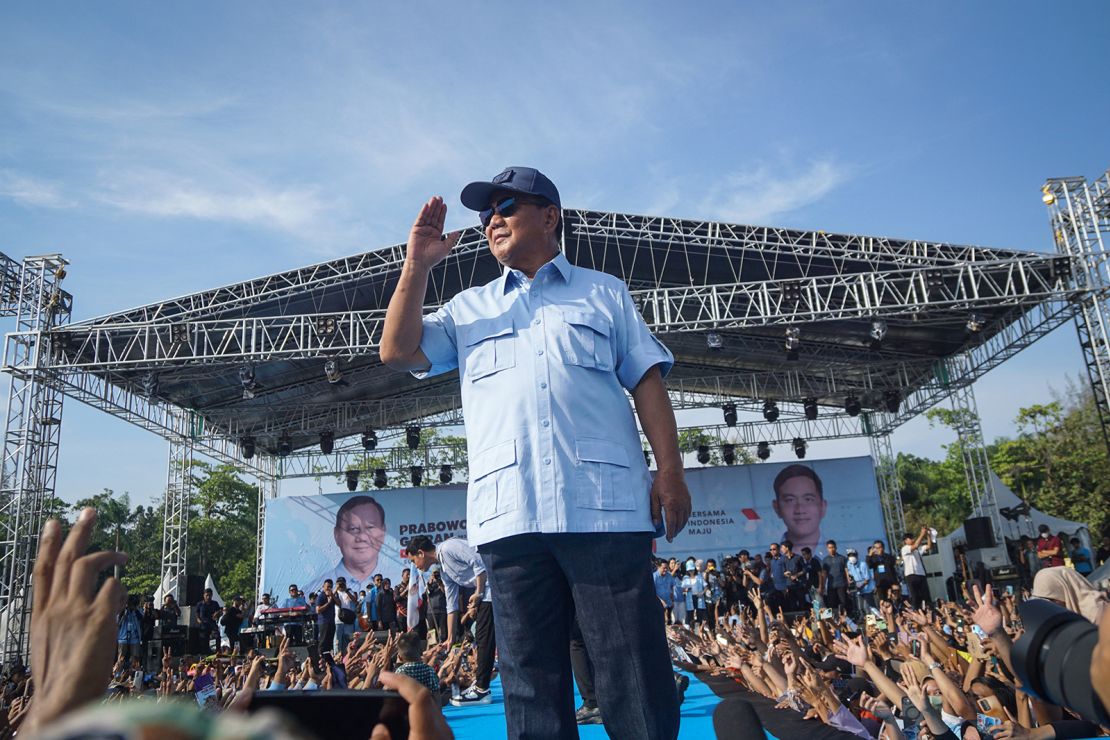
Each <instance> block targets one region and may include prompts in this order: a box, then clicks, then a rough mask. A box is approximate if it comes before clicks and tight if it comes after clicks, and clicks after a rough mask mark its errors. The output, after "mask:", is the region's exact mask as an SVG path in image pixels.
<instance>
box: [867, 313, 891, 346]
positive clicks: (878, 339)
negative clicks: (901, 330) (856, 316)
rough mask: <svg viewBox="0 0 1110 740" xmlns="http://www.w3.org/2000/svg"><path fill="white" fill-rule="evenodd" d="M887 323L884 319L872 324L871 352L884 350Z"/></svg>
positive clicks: (876, 320) (870, 334)
mask: <svg viewBox="0 0 1110 740" xmlns="http://www.w3.org/2000/svg"><path fill="white" fill-rule="evenodd" d="M886 330H887V327H886V322H885V321H883V320H882V319H875V320H874V321H872V322H871V332H870V333H869V335H868V336H870V337H871V344H870V347H871V351H872V352H878V351H879V350H881V349H882V348H883V340H884V339H886Z"/></svg>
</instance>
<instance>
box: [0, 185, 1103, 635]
mask: <svg viewBox="0 0 1110 740" xmlns="http://www.w3.org/2000/svg"><path fill="white" fill-rule="evenodd" d="M1107 182H1108V180H1107V176H1104V177H1103V178H1102V179H1100V180H1099V181H1098V182H1096V183H1094V184H1091V185H1088V184H1087V183H1086V182H1085V181H1082V180H1081V179H1075V178H1067V179H1063V180H1050V181H1049V183H1048V184H1046V186H1045V193H1046V196H1045V197H1046V202H1048V194H1049V193H1051V194H1052V196H1053V198H1054V201H1053V202H1052V203H1050V204H1049V205H1050V210H1051V213H1052V219H1053V227H1054V231H1055V234H1056V247H1057V252H1056V253H1043V252H1019V251H1012V250H1003V249H995V248H984V247H973V246H965V245H956V244H946V243H937V242H926V241H916V240H899V239H890V238H880V237H871V236H857V235H845V234H830V233H826V232H824V231H804V230H793V229H777V228H768V227H753V226H743V225H735V224H725V223H718V222H710V221H696V220H686V219H676V218H667V217H651V216H636V215H629V214H619V213H606V212H599V211H588V210H573V209H567V210H565V211H564V214H563V221H564V237H563V246H564V252H565V254H566V255H567V258H568V259H569V260H570V261H571V262H572V263H573V264H576V265H579V266H582V267H588V268H593V269H597V270H601V271H604V272H607V273H610V274H612V275H616V276H618V277H620V278H621V279H622V280H623V281H625V283H626V284H627V285H628V286H629V289H630V291H631V293H632V298H633V301H634V302H635V304H636V305H637V307H638V308H639V309H640V310H641V312H642V314H643V316H644V318H645V321H646V322H647V323H648V326H649V327H650V328H651V329H652V330H653V331H654V332H655V333H656V335H657V336H659V337H660V339H661V340H662V341H663V342H665V343H666V344H667V345H668V347H670V349H671V350H672V351H673V352H674V354H675V360H676V361H675V366H674V368H673V370H672V372H671V375H670V376H669V378H668V388H669V393H670V398H671V401H672V403H673V405H674V406H675V408H676V409H699V408H714V407H717V408H720V407H722V406H724V405H726V404H732V405H735V407H736V409H737V411H738V412H742V413H745V412H746V413H749V414H750V413H756V414H758V413H760V412H761V409H762V407H763V404H764V403H765V402H768V401H773V402H775V403H777V404H779V407H780V415H779V418H778V419H777V420H776V421H775V422H762V421H760V422H749V421H743V422H740V423H737V424H736V425H734V426H727V425H725V424H723V423H722V424H719V425H710V426H709V427H702V430H703V431H704V432H705V433H707V434H709V435H710V437H711V438H713V439H715V440H717V442H718V443H719V444H733V445H742V446H745V447H752V448H754V447H755V446H756V445H758V444H759V443H760V442H766V443H768V444H772V445H774V444H791V443H792V442H793V440H794V439H798V438H800V439H803V440H806V441H810V442H812V441H816V440H822V439H836V438H844V437H867V438H868V439H869V440H870V442H871V450H872V455H873V456H874V458H875V462H876V469H877V474H878V483H879V489H880V493H881V497H882V504H883V513H884V517H885V521H886V526H887V534H888V536H890V537H892V538H896V536H897V535H898V533H899V532H900V530H901V529H903V528H904V517H903V512H902V505H901V498H900V494H899V489H898V478H897V476H896V474H895V470H894V459H895V458H894V455H893V450H892V447H891V442H890V434H891V433H892V432H893V431H894V430H895V429H897V428H898V427H899V426H900V425H901V424H903V423H904V422H905V421H907V420H909V419H911V418H913V417H914V416H916V415H917V414H920V413H922V412H923V411H925V410H927V409H928V408H930V407H932V406H934V405H936V404H937V403H939V402H942V401H944V400H945V399H947V398H950V397H952V398H953V399H954V401H953V402H954V403H955V404H956V407H957V409H958V412H957V414H956V415H957V417H961V418H963V417H965V416H966V417H969V418H968V419H967V422H968V423H967V424H966V426H964V427H961V428H959V429H958V430H957V431H958V432H959V434H960V439H961V442H962V443H963V447H964V449H965V450H966V451H968V453H967V454H969V455H970V457H968V459H967V460H966V461H965V462H966V463H967V466H968V470H969V472H968V487H969V491H970V492H971V493H970V495H971V498H972V501H973V502H974V503H975V504H976V506H977V507H978V509H979V510H981V511H983V512H988V514H989V515H992V516H994V517H997V512H996V511H994V510H995V509H997V507H996V506H994V505H993V493H992V491H991V490H990V484H989V476H987V475H985V474H984V471H985V470H986V467H985V465H986V458H985V453H982V433H981V430H980V429H979V426H978V420H977V418H970V417H974V415H975V413H976V412H975V407H974V397H973V395H972V391H971V386H972V384H973V383H974V381H975V380H976V379H977V378H980V377H982V375H983V374H984V373H986V372H988V371H990V370H991V369H993V368H994V367H997V366H998V365H999V364H1000V363H1002V362H1004V361H1006V360H1007V359H1009V358H1011V357H1013V356H1014V355H1015V354H1016V353H1017V352H1019V351H1021V350H1022V349H1024V348H1025V347H1028V346H1029V345H1030V344H1032V343H1033V342H1035V341H1036V340H1038V339H1039V338H1041V337H1043V336H1044V335H1045V334H1047V333H1048V332H1050V331H1052V330H1054V329H1055V328H1057V327H1059V326H1060V325H1061V324H1063V323H1065V322H1067V321H1069V320H1071V319H1073V318H1077V317H1078V319H1079V323H1080V338H1081V342H1082V343H1083V344H1084V352H1085V357H1087V361H1088V366H1089V369H1090V371H1091V377H1092V383H1093V384H1095V386H1096V396H1098V397H1099V399H1100V407H1099V408H1100V411H1101V412H1103V414H1104V416H1103V419H1104V423H1105V422H1106V421H1107V420H1108V419H1110V407H1108V406H1107V399H1108V398H1110V341H1108V336H1110V335H1108V327H1107V320H1108V319H1110V316H1108V315H1107V310H1110V305H1108V295H1110V293H1108V291H1110V287H1108V286H1110V273H1108V267H1107V255H1106V253H1105V250H1104V244H1103V238H1102V235H1103V234H1104V233H1105V232H1106V228H1107V192H1108V190H1110V188H1108V187H1107ZM32 259H41V258H29V259H28V261H25V262H24V263H23V264H22V265H21V264H19V263H16V262H13V261H11V260H8V261H7V262H4V261H3V260H0V314H4V315H16V316H18V317H20V318H18V320H17V322H16V327H15V331H13V332H12V333H10V334H9V335H8V341H7V351H6V356H5V365H4V369H5V371H7V372H8V373H10V374H11V376H12V378H13V388H15V386H16V385H18V388H19V390H20V392H19V393H15V392H14V391H13V395H12V398H14V399H17V400H16V405H15V406H14V407H12V408H10V409H9V414H8V428H7V436H6V437H5V457H4V479H3V496H4V498H3V501H2V502H0V503H2V505H3V507H4V508H3V513H4V514H5V515H7V513H8V512H9V511H10V512H13V513H16V512H20V516H21V517H22V518H16V519H13V520H11V521H12V522H15V523H14V524H8V523H7V521H8V520H5V522H6V523H5V526H6V527H7V529H6V530H5V539H4V548H5V549H4V551H3V553H2V554H3V558H4V559H3V564H4V570H3V578H4V581H3V585H2V589H3V591H0V598H2V599H3V603H4V604H7V605H9V607H10V606H11V605H12V604H18V602H19V598H20V597H21V596H22V595H23V594H25V593H26V592H27V589H28V586H29V581H28V576H29V573H28V571H27V567H28V565H27V564H28V563H30V562H31V560H30V559H29V557H28V555H27V553H28V552H31V555H30V557H33V552H32V551H29V550H28V549H27V548H28V543H31V542H32V541H33V537H34V535H35V534H37V532H36V530H35V527H36V526H38V525H39V524H40V522H39V521H38V520H37V519H35V517H36V516H39V515H38V514H36V513H35V512H41V506H42V501H43V498H44V496H47V495H48V493H47V492H48V491H51V490H52V486H53V472H52V471H53V470H54V467H55V466H56V455H57V436H56V433H57V424H53V423H51V424H47V425H43V424H41V423H39V422H41V421H42V420H43V419H55V418H59V417H58V416H57V414H58V413H59V412H60V399H61V397H62V396H70V397H73V398H76V399H78V400H80V401H82V402H83V403H86V404H89V405H91V406H93V407H95V408H98V409H100V410H103V411H105V412H107V413H109V414H111V415H113V416H116V417H118V418H122V419H125V420H127V421H129V422H131V423H133V424H136V425H138V426H140V427H142V428H144V429H147V430H149V431H152V432H154V433H155V434H158V435H160V436H162V437H164V438H165V439H167V440H168V441H169V443H170V464H169V473H168V485H167V498H166V526H165V532H164V538H163V539H164V557H163V562H164V565H163V585H164V586H166V587H167V589H168V590H169V591H173V592H177V593H178V594H179V595H180V589H181V588H182V582H183V579H184V574H185V572H186V571H187V563H186V562H185V553H186V549H187V548H186V545H187V530H188V514H189V502H190V483H189V481H190V477H189V475H188V473H187V471H188V469H189V466H190V464H191V461H192V459H193V456H194V455H204V456H207V457H210V458H213V459H215V460H217V461H220V462H223V463H230V464H234V465H237V466H239V467H240V468H242V469H244V470H245V471H246V472H248V473H249V474H250V475H252V476H254V477H256V478H257V479H258V481H259V493H260V495H259V505H258V548H259V549H258V553H259V558H261V553H262V548H263V544H264V543H263V538H264V525H265V517H266V505H267V502H268V501H269V500H272V498H274V497H275V496H276V495H277V493H278V488H279V485H280V481H281V480H282V479H283V478H293V477H306V476H328V475H339V476H342V475H343V474H344V473H345V472H346V471H347V470H351V469H359V470H363V469H366V468H367V466H368V461H369V460H370V459H371V458H373V459H374V461H375V463H374V464H375V465H379V464H381V465H385V466H386V467H388V468H390V469H393V470H394V471H405V470H407V467H408V466H409V465H410V464H413V461H414V459H415V460H417V461H419V460H420V458H421V457H423V460H424V463H425V465H434V464H437V463H439V462H441V461H452V462H453V463H454V464H456V465H458V469H457V473H456V475H458V476H459V477H462V476H464V475H465V460H466V450H465V449H464V447H465V445H464V444H447V445H438V446H433V447H430V448H428V447H426V448H423V449H422V451H418V452H415V453H413V452H410V451H409V450H407V449H406V448H405V447H404V442H403V439H404V435H405V427H407V426H409V425H419V426H421V427H441V428H444V429H450V428H457V427H459V426H460V425H461V423H462V413H461V407H460V399H459V389H458V381H457V376H456V375H455V374H448V375H444V376H439V377H437V378H432V379H425V380H416V379H414V378H412V377H411V376H408V375H407V374H402V373H394V372H392V371H390V370H388V369H387V368H385V367H383V366H382V364H381V362H380V360H379V358H378V354H377V348H378V342H379V338H380V336H381V330H382V323H383V320H384V312H385V308H386V306H387V304H388V301H389V298H390V296H391V295H392V292H393V288H394V286H395V284H396V280H397V278H398V276H399V274H400V270H401V267H402V264H403V260H404V245H394V246H390V247H387V248H384V249H380V250H376V251H373V252H368V253H364V254H359V255H354V256H351V257H346V258H341V259H335V260H330V261H327V262H323V263H320V264H316V265H310V266H307V267H303V268H299V269H295V270H290V271H286V272H282V273H278V274H274V275H269V276H265V277H261V278H258V279H255V280H249V281H245V282H242V283H238V284H234V285H228V286H224V287H221V288H216V289H213V290H210V291H204V292H201V293H196V294H193V295H188V296H183V297H179V298H174V299H171V300H166V301H162V302H159V303H155V304H151V305H148V306H142V307H139V308H135V309H131V310H127V311H122V312H119V313H115V314H111V315H106V316H101V317H97V318H94V319H89V320H86V321H82V322H79V323H72V324H70V323H67V321H66V320H65V319H66V318H68V315H69V310H70V301H69V298H68V296H65V295H64V294H62V293H59V292H57V291H56V290H55V292H54V293H53V294H49V295H48V293H49V291H47V293H43V292H42V289H41V288H40V289H38V290H39V293H38V294H35V293H34V291H32V292H30V293H28V292H27V291H26V290H25V287H24V286H26V285H27V284H28V282H27V281H28V279H29V277H28V276H29V275H30V276H31V277H32V278H33V276H34V274H35V273H34V269H32V263H31V260H32ZM43 264H44V265H45V264H46V263H43ZM44 270H45V268H43V269H42V270H40V273H41V277H40V278H39V279H40V281H47V282H49V281H48V280H47V277H48V276H47V275H46V273H47V272H48V270H46V271H44ZM500 271H501V267H500V265H498V264H497V263H496V261H495V260H494V259H493V257H492V256H491V255H490V253H489V250H488V248H487V245H486V243H485V240H484V236H483V234H482V233H481V232H480V231H479V230H478V229H467V230H465V231H464V233H463V235H462V238H461V239H460V241H459V243H458V244H457V245H456V247H455V248H454V249H453V250H452V252H451V254H450V255H449V256H448V258H447V259H446V260H445V261H444V262H443V263H442V264H441V265H439V266H438V267H437V268H436V269H434V270H433V271H432V274H431V276H430V279H429V289H428V295H427V297H426V306H425V307H426V310H429V311H431V310H434V309H435V308H437V307H438V306H440V305H442V304H443V303H445V302H446V301H448V300H449V299H450V298H451V297H453V296H454V295H456V294H457V293H459V292H460V291H462V290H465V289H466V288H468V287H470V286H472V285H476V284H482V283H485V282H488V281H489V280H492V279H495V278H496V277H497V276H498V275H499V274H500ZM58 279H60V278H58ZM43 284H44V285H45V284H46V283H43ZM50 286H51V287H52V288H53V289H56V280H55V282H53V283H50ZM51 295H54V296H59V297H60V298H56V299H51V298H50V296H51ZM44 296H45V297H44ZM36 300H37V301H38V302H37V303H35V301H36ZM51 300H54V303H53V304H52V303H51ZM24 386H27V387H33V388H35V389H38V390H36V391H34V392H28V391H25V390H23V389H24ZM36 394H37V395H36ZM55 398H56V399H57V404H56V405H55V404H54V402H53V401H52V400H51V399H55ZM807 400H808V401H809V402H810V403H811V404H812V403H816V404H817V405H818V407H819V409H820V411H819V414H818V416H817V418H816V419H811V418H807V417H806V415H805V413H804V412H803V402H804V401H807ZM849 412H851V413H849ZM40 427H41V428H43V429H45V428H46V427H49V428H51V429H52V434H53V436H49V435H48V436H46V437H43V436H41V435H38V436H32V435H31V429H32V428H34V429H39V428H40ZM40 431H41V430H40ZM371 432H373V433H374V435H376V436H375V437H374V439H375V440H376V445H377V447H376V448H374V447H375V445H374V444H370V443H368V447H370V448H372V449H367V448H364V446H363V442H362V439H363V438H364V437H363V435H370V433H371ZM322 433H326V434H330V435H331V436H332V437H333V438H334V440H335V443H334V449H333V450H332V451H331V452H330V453H329V454H326V455H325V454H324V453H322V452H321V451H320V449H319V447H318V443H319V441H320V438H321V434H322ZM370 436H373V435H370ZM367 438H369V437H367ZM32 448H33V449H34V450H35V451H36V452H35V457H34V459H33V461H32V462H30V464H28V462H27V461H28V460H29V459H30V458H29V454H30V452H31V449H32ZM429 472H430V471H429ZM21 507H22V508H21ZM28 507H29V508H28ZM39 518H41V516H39ZM32 520H34V521H33V522H32ZM996 524H997V523H996ZM996 528H997V527H996ZM20 548H22V549H20ZM6 614H7V615H10V614H12V612H11V609H10V608H9V611H8V612H6ZM19 614H20V617H19V619H17V620H16V621H15V622H14V623H12V624H13V625H14V626H13V627H12V628H11V629H10V630H9V637H8V639H7V640H6V642H5V645H6V647H5V650H6V651H7V652H8V654H15V653H19V652H21V651H22V650H23V649H24V646H25V643H24V642H21V640H24V639H25V638H24V635H25V626H26V624H25V615H26V610H25V609H22V607H20V611H19ZM6 620H8V617H6ZM20 620H22V621H20ZM8 621H9V622H10V620H8ZM13 640H14V641H13Z"/></svg>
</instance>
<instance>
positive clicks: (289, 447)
mask: <svg viewBox="0 0 1110 740" xmlns="http://www.w3.org/2000/svg"><path fill="white" fill-rule="evenodd" d="M291 452H293V440H292V439H290V438H289V433H288V432H286V433H283V434H282V435H281V436H280V437H278V443H277V454H278V455H279V456H281V457H285V456H286V455H288V454H290V453H291Z"/></svg>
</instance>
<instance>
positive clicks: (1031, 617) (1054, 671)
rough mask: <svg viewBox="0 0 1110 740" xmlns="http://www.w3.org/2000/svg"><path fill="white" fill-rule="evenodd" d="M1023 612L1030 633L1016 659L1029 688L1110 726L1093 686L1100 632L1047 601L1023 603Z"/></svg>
mask: <svg viewBox="0 0 1110 740" xmlns="http://www.w3.org/2000/svg"><path fill="white" fill-rule="evenodd" d="M1018 611H1019V612H1020V613H1021V618H1022V622H1023V623H1024V625H1025V633H1024V634H1023V635H1022V636H1021V637H1020V638H1018V640H1017V642H1015V643H1014V648H1013V651H1012V653H1011V657H1012V658H1013V664H1014V671H1015V672H1016V673H1017V675H1018V678H1020V679H1021V682H1022V684H1023V685H1024V686H1025V688H1026V689H1027V690H1029V691H1032V692H1033V693H1034V694H1036V695H1037V696H1039V697H1040V698H1042V699H1044V700H1046V701H1050V702H1052V703H1053V704H1057V705H1059V706H1062V707H1067V708H1068V709H1070V710H1072V711H1073V712H1076V713H1077V714H1078V715H1079V716H1080V717H1082V718H1083V719H1086V720H1089V721H1091V722H1096V723H1098V724H1100V725H1110V715H1108V714H1107V712H1106V707H1104V706H1103V705H1102V701H1101V700H1100V699H1099V697H1098V694H1096V693H1095V690H1094V688H1093V687H1092V686H1091V654H1092V653H1093V652H1094V649H1095V645H1097V644H1098V627H1096V626H1095V625H1093V624H1091V623H1090V622H1088V621H1087V620H1086V619H1084V618H1083V617H1081V616H1080V615H1078V614H1076V613H1075V612H1073V611H1069V610H1067V609H1065V608H1063V607H1062V606H1057V605H1056V604H1054V603H1052V602H1051V601H1048V600H1046V599H1029V600H1027V601H1024V602H1022V604H1021V605H1020V606H1019V607H1018Z"/></svg>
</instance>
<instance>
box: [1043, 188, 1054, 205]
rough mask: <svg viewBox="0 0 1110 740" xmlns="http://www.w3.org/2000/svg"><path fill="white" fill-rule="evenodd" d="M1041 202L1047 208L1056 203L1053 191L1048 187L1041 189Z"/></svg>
mask: <svg viewBox="0 0 1110 740" xmlns="http://www.w3.org/2000/svg"><path fill="white" fill-rule="evenodd" d="M1041 202H1042V203H1044V204H1045V205H1046V206H1050V205H1052V204H1053V203H1055V202H1056V196H1055V195H1053V194H1052V191H1051V190H1049V189H1048V186H1047V185H1045V186H1044V187H1043V188H1041Z"/></svg>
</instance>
